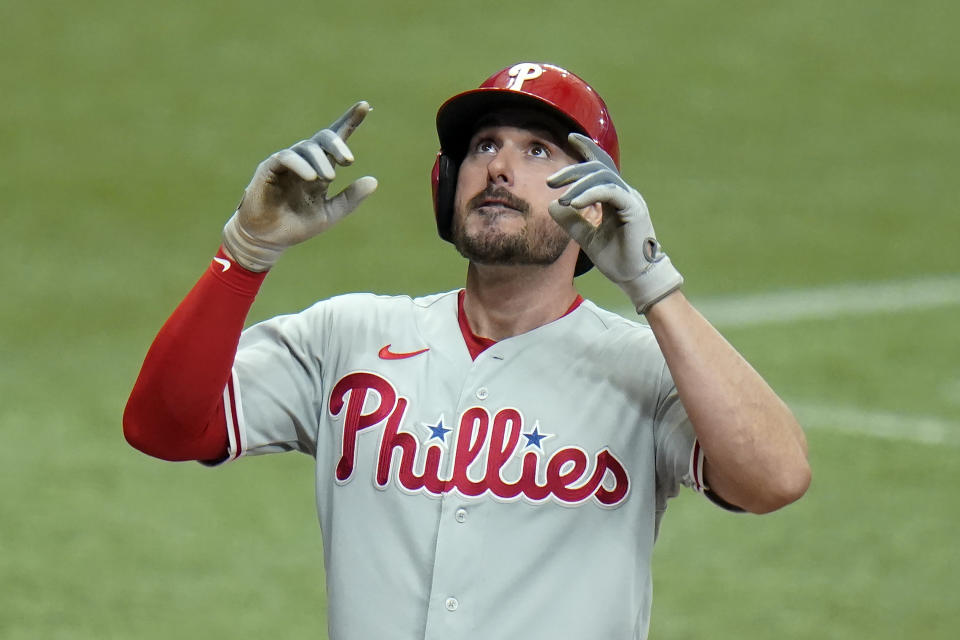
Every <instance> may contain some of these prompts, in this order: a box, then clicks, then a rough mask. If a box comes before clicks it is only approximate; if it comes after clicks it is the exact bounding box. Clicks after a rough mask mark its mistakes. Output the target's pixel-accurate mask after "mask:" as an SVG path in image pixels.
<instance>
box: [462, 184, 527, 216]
mask: <svg viewBox="0 0 960 640" xmlns="http://www.w3.org/2000/svg"><path fill="white" fill-rule="evenodd" d="M487 200H497V201H499V202H502V203H503V204H505V205H507V206H508V207H510V208H511V209H516V210H517V211H519V212H521V213H529V212H530V204H529V203H528V202H527V201H526V200H523V199H522V198H518V197H517V196H515V195H513V194H512V193H510V192H509V191H507V190H506V189H505V188H503V187H498V186H496V185H488V186H487V188H486V189H484V190H483V191H481V192H480V193H478V194H477V195H475V196H473V197H472V198H470V201H469V202H467V208H468V209H476V208H478V207H480V206H481V205H483V203H484V202H486V201H487Z"/></svg>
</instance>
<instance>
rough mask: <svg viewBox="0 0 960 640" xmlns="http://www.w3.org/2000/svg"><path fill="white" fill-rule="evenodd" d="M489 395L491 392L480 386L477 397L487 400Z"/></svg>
mask: <svg viewBox="0 0 960 640" xmlns="http://www.w3.org/2000/svg"><path fill="white" fill-rule="evenodd" d="M488 395H490V393H489V392H488V391H487V388H486V387H480V388H479V389H477V398H479V399H480V400H486V399H487V396H488Z"/></svg>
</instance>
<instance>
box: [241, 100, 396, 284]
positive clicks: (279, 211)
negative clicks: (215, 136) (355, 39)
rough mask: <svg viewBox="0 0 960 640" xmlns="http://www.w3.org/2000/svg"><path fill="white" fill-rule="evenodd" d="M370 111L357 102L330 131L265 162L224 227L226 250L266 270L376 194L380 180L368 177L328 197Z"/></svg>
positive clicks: (245, 264) (248, 264) (255, 268)
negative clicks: (355, 133) (350, 140)
mask: <svg viewBox="0 0 960 640" xmlns="http://www.w3.org/2000/svg"><path fill="white" fill-rule="evenodd" d="M369 112H370V105H369V104H367V103H366V102H358V103H356V104H355V105H353V106H352V107H350V108H349V109H348V110H347V112H346V113H344V114H343V115H342V116H340V118H338V119H337V120H336V122H334V123H333V124H331V125H330V126H329V127H328V128H326V129H323V130H322V131H319V132H317V133H316V134H315V135H314V136H313V137H311V138H308V139H307V140H301V141H300V142H298V143H297V144H295V145H293V146H292V147H290V148H289V149H284V150H283V151H278V152H277V153H275V154H273V155H272V156H270V157H269V158H267V159H266V160H264V161H263V162H261V163H260V166H258V167H257V170H256V172H255V173H254V174H253V180H251V181H250V184H249V185H247V188H246V190H245V191H244V193H243V200H242V201H241V202H240V206H239V207H238V208H237V211H236V213H234V214H233V217H232V218H230V220H229V221H228V222H227V224H226V226H224V228H223V246H224V248H225V249H226V250H227V252H228V253H230V255H231V256H233V258H234V259H235V260H236V261H237V262H238V263H240V264H241V265H242V266H243V267H245V268H247V269H249V270H251V271H266V270H267V269H269V268H270V267H272V266H273V264H274V263H275V262H276V261H277V259H278V258H279V257H280V254H281V253H283V251H284V250H285V249H287V248H289V247H292V246H293V245H295V244H298V243H300V242H303V241H304V240H308V239H310V238H312V237H313V236H315V235H317V234H318V233H322V232H324V231H326V230H327V229H328V228H329V227H330V226H331V225H333V224H334V223H336V222H337V221H338V220H340V219H341V218H343V217H344V216H346V215H347V214H348V213H350V212H351V211H353V210H354V209H356V208H357V206H358V205H359V204H360V203H361V202H362V201H363V199H364V198H366V197H367V196H369V195H370V194H371V193H373V192H374V190H375V189H376V188H377V180H376V178H374V177H372V176H364V177H362V178H359V179H357V180H356V181H354V182H353V183H351V184H350V185H348V186H347V187H346V188H345V189H344V190H343V191H341V192H340V193H338V194H337V195H335V196H332V197H329V196H328V195H327V188H328V187H329V186H330V183H331V182H332V181H333V179H334V177H336V171H335V170H334V165H335V164H338V165H341V166H347V165H349V164H352V163H353V154H352V153H351V152H350V149H349V148H348V147H347V145H346V142H345V140H346V139H347V138H348V137H350V134H351V133H353V131H354V129H356V128H357V127H358V126H360V123H361V122H363V119H364V118H365V117H366V115H367V113H369Z"/></svg>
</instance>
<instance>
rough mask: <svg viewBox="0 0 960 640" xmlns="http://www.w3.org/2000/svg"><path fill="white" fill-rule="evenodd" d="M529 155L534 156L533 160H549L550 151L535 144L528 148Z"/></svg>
mask: <svg viewBox="0 0 960 640" xmlns="http://www.w3.org/2000/svg"><path fill="white" fill-rule="evenodd" d="M530 155H532V156H534V157H535V158H549V157H550V149H549V147H547V145H545V144H540V143H539V142H537V143H534V144H532V145H531V146H530Z"/></svg>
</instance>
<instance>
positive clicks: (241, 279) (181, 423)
mask: <svg viewBox="0 0 960 640" xmlns="http://www.w3.org/2000/svg"><path fill="white" fill-rule="evenodd" d="M265 277H266V272H263V273H254V272H252V271H247V270H246V269H244V268H243V267H241V266H240V265H238V264H237V263H236V262H233V261H232V260H230V259H229V258H228V257H227V256H226V254H224V252H223V250H222V249H221V250H220V251H218V252H217V257H216V258H214V259H213V260H212V261H211V263H210V267H209V268H208V269H207V271H206V272H205V273H204V274H203V276H201V277H200V280H199V281H198V282H197V284H196V285H195V286H194V287H193V289H191V290H190V293H188V294H187V297H186V298H184V300H183V302H181V303H180V305H179V306H178V307H177V308H176V310H175V311H174V312H173V315H171V316H170V318H169V319H168V320H167V322H166V323H165V324H164V325H163V328H162V329H160V333H158V334H157V337H156V339H154V341H153V344H152V345H151V346H150V350H149V351H148V352H147V357H146V359H145V360H144V362H143V367H142V368H141V369H140V375H139V376H138V377H137V382H136V384H134V387H133V391H132V392H131V393H130V398H129V400H127V406H126V409H125V410H124V412H123V434H124V437H126V439H127V442H129V443H130V444H131V445H132V446H133V447H135V448H137V449H139V450H140V451H143V452H144V453H146V454H149V455H151V456H154V457H157V458H162V459H164V460H205V461H209V460H222V459H223V458H225V457H226V455H227V442H228V440H227V427H226V420H225V417H224V406H223V390H224V387H225V386H226V384H227V381H228V380H229V378H230V370H231V368H232V366H233V359H234V356H236V353H237V343H238V342H239V340H240V332H241V331H242V330H243V324H244V321H245V320H246V317H247V313H248V312H249V311H250V307H251V305H252V304H253V300H254V298H255V297H256V295H257V291H259V290H260V285H261V284H262V283H263V279H264V278H265Z"/></svg>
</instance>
